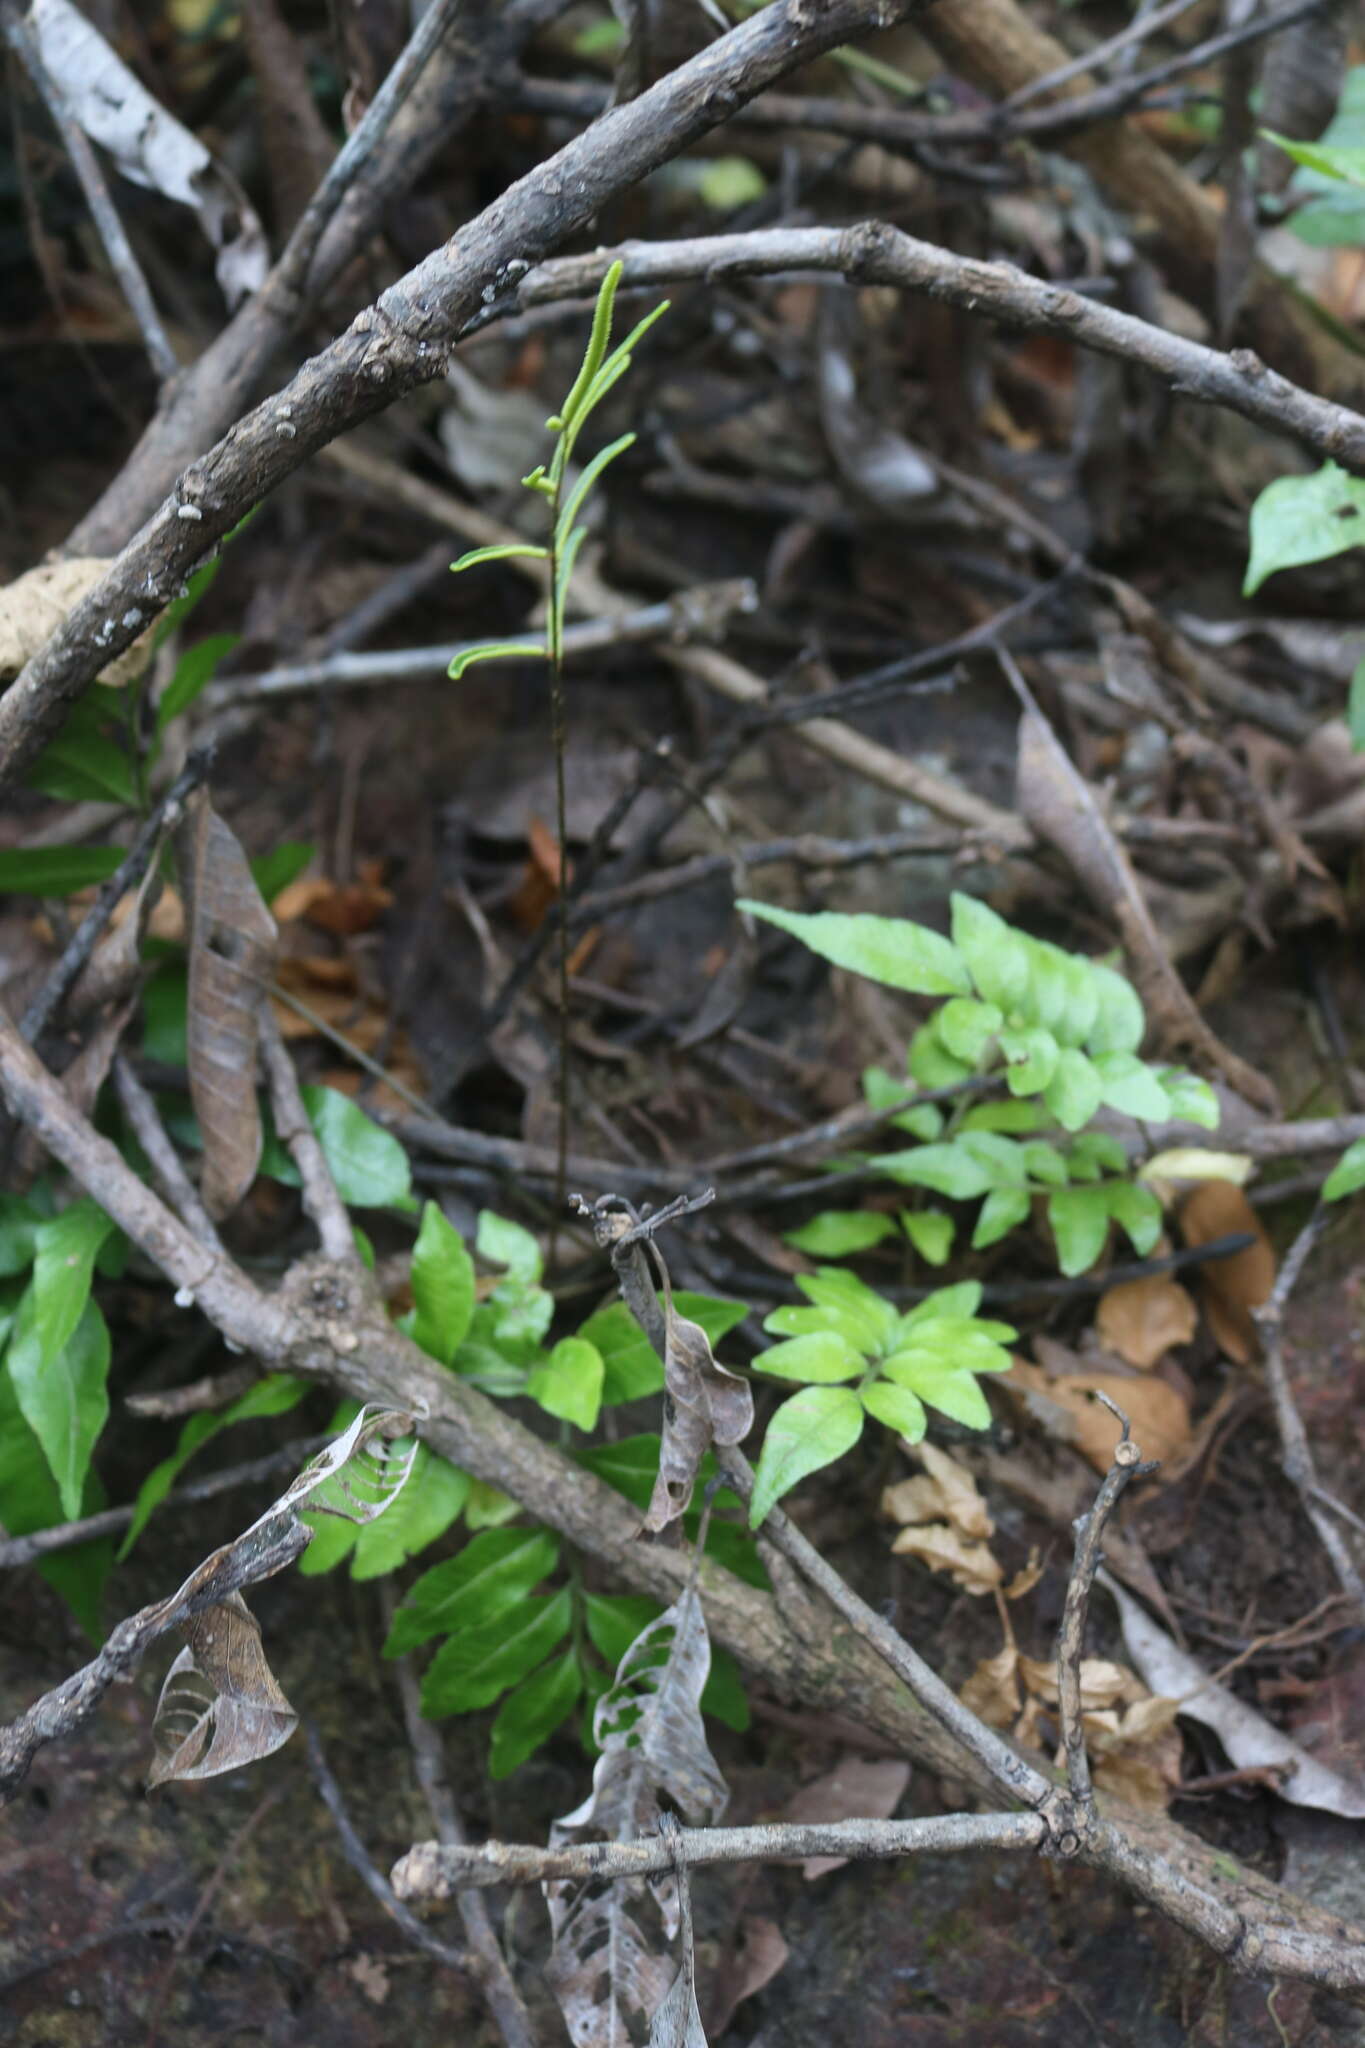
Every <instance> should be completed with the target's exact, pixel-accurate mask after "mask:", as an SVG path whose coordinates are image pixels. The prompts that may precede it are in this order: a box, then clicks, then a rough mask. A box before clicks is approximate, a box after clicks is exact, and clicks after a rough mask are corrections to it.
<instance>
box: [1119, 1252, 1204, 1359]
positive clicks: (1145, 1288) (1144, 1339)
mask: <svg viewBox="0 0 1365 2048" xmlns="http://www.w3.org/2000/svg"><path fill="white" fill-rule="evenodd" d="M1198 1321H1199V1316H1198V1312H1197V1310H1196V1309H1195V1305H1194V1301H1193V1299H1192V1297H1191V1296H1190V1295H1188V1294H1187V1293H1186V1292H1185V1289H1184V1288H1183V1287H1182V1286H1181V1285H1180V1282H1179V1281H1178V1280H1172V1279H1170V1278H1168V1277H1167V1275H1166V1274H1164V1273H1149V1274H1148V1275H1146V1277H1145V1278H1143V1279H1141V1280H1125V1281H1123V1282H1121V1283H1120V1285H1119V1286H1117V1287H1111V1288H1109V1289H1108V1290H1107V1292H1106V1293H1104V1294H1102V1295H1101V1296H1100V1304H1099V1307H1098V1309H1097V1310H1096V1313H1095V1327H1096V1328H1097V1330H1098V1331H1099V1334H1100V1338H1101V1340H1102V1342H1103V1343H1104V1344H1105V1345H1106V1346H1107V1347H1108V1349H1109V1350H1110V1351H1117V1352H1118V1354H1119V1357H1120V1358H1124V1359H1126V1360H1127V1361H1128V1363H1129V1365H1136V1366H1139V1367H1141V1369H1142V1370H1143V1371H1144V1372H1148V1371H1150V1370H1151V1368H1152V1367H1153V1366H1154V1365H1155V1364H1156V1362H1157V1360H1158V1359H1159V1358H1160V1357H1161V1355H1162V1353H1163V1352H1164V1351H1169V1350H1170V1348H1171V1346H1172V1344H1188V1343H1189V1341H1190V1339H1191V1337H1193V1335H1194V1333H1195V1329H1196V1326H1197V1324H1198Z"/></svg>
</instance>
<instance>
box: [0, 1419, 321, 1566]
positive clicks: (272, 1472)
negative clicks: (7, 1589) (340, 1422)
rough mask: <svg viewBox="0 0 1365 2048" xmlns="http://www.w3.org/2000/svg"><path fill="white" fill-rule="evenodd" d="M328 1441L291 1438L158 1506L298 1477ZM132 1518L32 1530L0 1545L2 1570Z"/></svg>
mask: <svg viewBox="0 0 1365 2048" xmlns="http://www.w3.org/2000/svg"><path fill="white" fill-rule="evenodd" d="M331 1441H332V1439H331V1437H330V1436H301V1437H295V1438H293V1439H292V1440H291V1441H290V1442H289V1443H287V1444H281V1445H280V1448H279V1449H278V1450H277V1451H268V1452H267V1453H266V1455H265V1456H264V1457H262V1458H252V1459H250V1460H248V1461H247V1462H246V1463H245V1464H241V1465H229V1466H228V1467H227V1469H226V1470H225V1471H222V1472H212V1473H209V1474H208V1476H207V1477H206V1478H203V1479H192V1480H191V1481H190V1482H189V1484H188V1485H186V1486H177V1487H175V1488H174V1489H173V1490H172V1491H171V1492H170V1493H168V1494H167V1496H166V1498H165V1500H164V1501H163V1502H162V1503H161V1509H162V1510H164V1509H166V1508H185V1507H194V1506H196V1505H197V1504H198V1502H200V1501H205V1500H216V1499H217V1497H218V1495H219V1494H220V1493H233V1492H235V1491H236V1490H237V1488H238V1487H240V1486H256V1485H258V1484H259V1483H260V1481H261V1480H263V1479H275V1478H277V1477H278V1476H279V1474H280V1473H281V1472H296V1471H298V1470H299V1468H300V1466H302V1465H305V1464H307V1462H308V1460H309V1459H310V1458H311V1457H313V1456H314V1454H315V1453H316V1452H318V1451H320V1450H323V1449H325V1447H326V1446H327V1445H328V1444H329V1443H330V1442H331ZM135 1513H136V1510H135V1509H134V1508H131V1507H124V1508H103V1509H101V1511H100V1513H99V1514H97V1515H83V1516H82V1517H81V1519H80V1521H78V1522H59V1523H58V1524H57V1525H56V1527H55V1528H52V1529H35V1530H34V1531H33V1533H32V1535H29V1536H10V1537H8V1538H7V1539H6V1540H5V1541H4V1542H0V1571H14V1570H17V1568H18V1567H19V1566H20V1565H25V1564H35V1563H36V1562H37V1560H38V1559H39V1558H40V1557H51V1556H52V1555H53V1554H54V1553H55V1552H57V1551H59V1550H70V1549H72V1548H73V1547H74V1546H75V1545H76V1544H78V1543H93V1542H95V1541H96V1540H97V1539H98V1538H100V1537H102V1536H117V1535H118V1534H119V1532H120V1531H121V1530H123V1529H126V1528H127V1527H128V1525H129V1523H130V1522H131V1521H132V1519H133V1516H134V1514H135Z"/></svg>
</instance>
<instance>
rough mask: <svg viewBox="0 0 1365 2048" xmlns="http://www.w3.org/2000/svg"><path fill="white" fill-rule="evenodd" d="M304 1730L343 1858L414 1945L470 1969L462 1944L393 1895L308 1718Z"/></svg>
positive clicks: (457, 1967)
mask: <svg viewBox="0 0 1365 2048" xmlns="http://www.w3.org/2000/svg"><path fill="white" fill-rule="evenodd" d="M304 1734H305V1737H306V1739H307V1743H308V1768H309V1771H310V1772H311V1773H312V1778H313V1783H314V1784H315V1785H316V1786H317V1789H318V1793H319V1795H320V1797H321V1799H322V1803H323V1805H324V1806H325V1807H326V1808H327V1811H328V1812H329V1813H330V1814H331V1816H332V1819H333V1820H334V1821H335V1823H336V1831H337V1833H338V1835H339V1836H340V1837H341V1848H342V1853H343V1854H344V1856H345V1858H346V1861H347V1862H348V1863H349V1864H350V1866H351V1868H352V1870H354V1871H355V1873H356V1875H357V1877H359V1879H360V1881H361V1883H362V1884H363V1885H364V1887H365V1889H366V1891H367V1892H369V1894H370V1896H371V1898H373V1899H376V1900H378V1902H379V1904H380V1906H382V1907H383V1909H384V1911H385V1912H386V1913H387V1914H388V1916H389V1918H390V1920H392V1921H393V1923H394V1925H395V1926H396V1927H398V1928H401V1930H402V1932H403V1934H404V1935H405V1936H406V1938H407V1939H408V1940H409V1941H410V1942H411V1943H412V1945H413V1947H414V1948H419V1949H421V1950H422V1952H423V1954H424V1955H429V1956H432V1957H434V1959H435V1960H436V1961H437V1962H438V1963H444V1965H445V1967H446V1968H447V1969H448V1970H459V1971H460V1972H461V1974H462V1975H463V1974H464V1973H465V1972H467V1971H468V1969H469V1957H468V1955H467V1954H466V1952H465V1951H464V1950H463V1949H461V1948H451V1947H450V1946H449V1945H448V1944H447V1943H446V1942H444V1941H441V1940H440V1939H439V1937H438V1936H436V1935H434V1934H433V1933H432V1932H431V1930H430V1928H428V1927H424V1926H423V1925H422V1922H421V1921H420V1920H419V1919H418V1918H417V1915H416V1914H415V1913H414V1912H413V1911H412V1910H411V1908H410V1907H408V1906H405V1905H404V1903H403V1901H402V1899H400V1898H399V1897H398V1896H397V1895H396V1893H395V1892H394V1889H393V1886H392V1885H391V1884H390V1883H389V1881H388V1879H387V1878H386V1877H385V1875H384V1873H383V1871H382V1870H380V1869H379V1868H378V1867H377V1865H376V1864H375V1862H374V1859H373V1857H372V1856H371V1855H370V1852H369V1850H368V1849H367V1848H366V1847H365V1844H364V1843H363V1842H362V1841H361V1839H360V1836H359V1834H358V1833H357V1832H356V1826H355V1822H354V1821H353V1820H352V1819H351V1816H350V1814H349V1813H348V1812H347V1810H346V1801H345V1800H344V1799H343V1798H342V1796H341V1787H340V1785H338V1783H337V1781H336V1779H335V1777H334V1776H333V1774H332V1770H331V1767H330V1765H329V1764H328V1762H327V1758H326V1756H325V1755H324V1754H323V1748H322V1741H321V1738H320V1737H319V1735H318V1731H317V1729H316V1727H315V1726H314V1725H313V1723H312V1722H311V1721H307V1722H305V1723H304Z"/></svg>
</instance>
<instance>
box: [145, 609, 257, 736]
mask: <svg viewBox="0 0 1365 2048" xmlns="http://www.w3.org/2000/svg"><path fill="white" fill-rule="evenodd" d="M241 637H242V636H241V634H240V633H211V634H210V635H209V637H208V639H207V640H197V641H196V642H195V644H194V646H193V647H187V648H186V649H185V652H184V653H183V654H182V655H181V657H180V659H179V661H178V662H177V663H176V665H175V674H174V675H173V676H172V677H171V680H170V682H169V683H168V684H167V685H166V689H165V691H164V693H163V695H162V697H161V701H160V703H159V704H158V705H157V707H156V727H157V731H158V732H164V731H165V730H166V727H167V726H168V725H169V724H170V722H171V720H172V719H173V718H178V717H179V716H180V714H181V712H182V711H188V710H189V708H190V706H191V704H193V702H194V700H195V698H196V697H197V696H198V695H199V694H200V692H201V691H202V690H203V688H204V687H205V685H206V684H207V683H211V682H212V681H213V678H214V676H215V675H216V674H217V673H218V668H219V665H220V664H221V663H222V662H224V661H226V659H227V657H228V656H229V654H231V652H232V650H233V648H234V647H236V646H237V644H238V643H239V641H240V640H241Z"/></svg>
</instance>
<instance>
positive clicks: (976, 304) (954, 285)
mask: <svg viewBox="0 0 1365 2048" xmlns="http://www.w3.org/2000/svg"><path fill="white" fill-rule="evenodd" d="M618 260H619V261H620V262H621V264H622V265H623V267H624V269H623V278H622V282H623V283H624V284H626V285H661V284H665V283H675V282H676V281H677V280H679V279H681V278H689V277H704V278H707V279H710V280H712V281H715V280H716V279H718V278H723V277H761V276H775V275H778V274H780V273H782V272H790V271H801V270H810V271H821V272H830V271H832V272H834V273H836V274H837V275H840V276H843V277H845V278H847V279H848V280H849V282H850V283H854V284H880V285H890V286H892V287H893V288H894V289H896V290H898V291H909V292H916V293H922V294H924V295H925V296H926V297H929V298H935V299H944V300H946V301H947V302H948V304H950V305H955V306H961V307H962V308H963V309H964V311H966V312H970V313H978V314H982V315H984V316H985V317H986V318H987V319H991V320H1005V321H1008V322H1010V324H1011V325H1017V326H1022V327H1025V328H1029V329H1032V330H1034V331H1037V332H1041V333H1045V334H1057V335H1061V336H1062V337H1063V338H1064V339H1066V340H1068V341H1074V342H1077V343H1078V344H1079V345H1080V346H1081V347H1083V348H1091V349H1094V350H1096V351H1097V352H1098V353H1099V354H1100V355H1107V356H1115V357H1117V358H1118V359H1119V360H1120V361H1122V362H1127V363H1132V364H1133V365H1135V366H1136V367H1137V368H1140V369H1144V370H1149V371H1151V372H1152V374H1153V375H1154V376H1156V377H1159V378H1160V379H1161V381H1162V382H1163V383H1165V384H1169V385H1170V386H1171V388H1172V389H1173V390H1175V391H1176V392H1178V393H1179V394H1180V396H1181V397H1184V398H1193V399H1197V400H1198V401H1199V402H1200V404H1203V405H1220V406H1224V407H1226V408H1227V409H1228V410H1229V411H1231V412H1236V413H1240V414H1241V415H1242V417H1243V418H1244V419H1249V420H1254V421H1255V422H1256V424H1257V425H1259V426H1265V427H1269V428H1270V429H1272V431H1274V432H1275V433H1280V434H1290V435H1293V436H1294V437H1295V438H1296V439H1297V440H1300V441H1302V442H1303V443H1304V445H1305V446H1306V447H1309V448H1312V449H1313V450H1314V451H1315V452H1316V453H1317V454H1319V455H1322V456H1324V457H1330V458H1331V459H1332V460H1333V461H1336V462H1339V463H1340V464H1341V465H1342V467H1343V468H1344V469H1348V470H1350V471H1352V472H1353V473H1354V474H1355V475H1362V474H1365V418H1362V417H1361V415H1360V414H1359V413H1357V412H1353V411H1352V410H1351V409H1350V407H1349V406H1344V405H1336V404H1333V403H1332V401H1331V400H1330V399H1325V398H1318V397H1316V396H1315V395H1314V394H1313V393H1312V392H1310V391H1305V390H1302V389H1301V388H1300V387H1299V386H1297V385H1295V384H1291V383H1290V381H1289V379H1288V378H1287V377H1281V376H1279V375H1277V373H1276V372H1275V371H1273V370H1269V369H1267V368H1266V366H1265V364H1264V363H1262V362H1260V361H1259V360H1258V358H1257V357H1255V356H1253V355H1252V354H1250V352H1249V351H1248V350H1246V349H1235V350H1233V352H1232V353H1231V354H1230V355H1225V354H1223V353H1222V352H1221V351H1220V350H1218V349H1213V348H1206V347H1204V345H1203V344H1202V343H1201V342H1197V341H1187V340H1186V339H1185V338H1184V337H1183V336H1182V335H1177V334H1172V333H1171V332H1170V331H1169V330H1168V329H1166V328H1162V327H1154V326H1152V325H1151V324H1150V323H1149V322H1147V321H1145V320H1139V319H1137V318H1135V316H1134V315H1133V314H1131V313H1120V312H1118V311H1116V310H1115V308H1113V307H1112V306H1104V305H1101V304H1100V303H1099V302H1098V301H1096V300H1094V299H1086V298H1082V297H1081V296H1080V294H1079V293H1077V292H1074V291H1069V290H1066V289H1064V288H1062V287H1059V286H1056V285H1051V284H1047V283H1045V282H1043V281H1042V280H1041V279H1039V278H1036V277H1030V276H1029V275H1028V274H1027V272H1025V271H1022V270H1017V269H1016V268H1015V267H1014V265H1013V264H1010V263H982V262H979V261H977V260H976V259H975V258H973V257H967V256H958V255H956V254H954V253H953V251H951V250H948V249H939V248H936V247H934V245H933V244H932V243H929V242H917V241H915V240H913V239H912V237H911V236H909V235H903V234H901V233H900V232H899V230H897V229H895V228H891V227H888V226H886V225H885V224H884V223H883V222H879V221H865V222H863V223H861V224H860V225H859V226H857V227H852V228H765V229H761V230H758V231H756V232H755V233H753V234H748V235H701V236H697V237H695V238H692V239H689V240H686V241H678V242H664V243H658V244H655V243H632V242H625V243H622V244H621V246H620V247H619V248H617V249H612V250H605V251H601V252H598V251H594V252H593V253H592V254H591V255H589V256H567V257H561V258H559V259H557V260H556V261H554V262H551V263H544V264H541V265H540V266H539V267H538V268H537V269H536V270H534V271H532V272H531V273H530V275H529V276H527V277H524V278H523V279H522V280H521V282H520V284H519V285H518V287H517V293H516V299H517V303H518V304H519V305H535V304H539V303H542V302H543V300H545V299H547V298H562V297H564V296H566V295H568V294H570V293H573V294H575V295H577V294H580V293H582V294H586V293H588V292H591V291H593V290H595V288H596V285H597V282H598V280H599V279H600V277H601V275H602V273H603V271H604V270H605V269H606V268H607V266H608V264H610V263H612V262H616V261H618Z"/></svg>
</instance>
